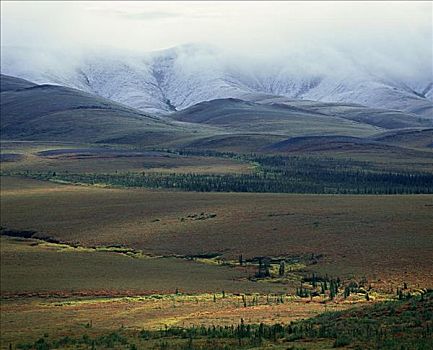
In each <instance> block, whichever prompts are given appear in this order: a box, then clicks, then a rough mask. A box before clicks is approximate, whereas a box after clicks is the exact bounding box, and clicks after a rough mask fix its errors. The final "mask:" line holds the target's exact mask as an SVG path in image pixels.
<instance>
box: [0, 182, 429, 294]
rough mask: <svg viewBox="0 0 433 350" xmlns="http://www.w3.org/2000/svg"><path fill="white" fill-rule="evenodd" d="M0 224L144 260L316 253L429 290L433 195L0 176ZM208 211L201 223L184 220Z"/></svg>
mask: <svg viewBox="0 0 433 350" xmlns="http://www.w3.org/2000/svg"><path fill="white" fill-rule="evenodd" d="M1 209H2V214H1V222H2V226H3V227H6V228H8V229H14V230H34V231H37V232H38V234H39V235H40V236H51V237H55V238H56V239H58V240H61V241H64V242H68V243H73V244H80V245H83V246H110V245H119V244H120V245H122V246H124V247H129V248H133V249H137V250H141V251H143V252H144V253H145V254H151V255H164V256H176V255H181V256H184V255H197V254H205V253H218V254H221V255H222V256H223V257H225V258H227V259H236V258H237V256H238V255H239V254H243V255H244V256H245V257H246V258H248V257H254V256H274V257H277V256H288V257H290V256H298V255H303V254H315V255H320V254H323V258H322V259H320V261H319V263H318V264H316V265H312V266H310V267H308V268H309V269H313V270H315V271H320V272H321V273H328V274H329V275H333V276H341V277H343V276H346V277H348V276H350V275H355V276H357V277H361V276H366V277H367V278H369V279H374V280H381V281H382V282H384V281H386V282H389V283H394V284H398V283H402V282H410V283H412V284H414V285H420V286H426V287H427V286H430V287H431V286H432V284H431V283H432V279H431V278H430V277H431V264H430V263H431V256H433V240H432V239H431V238H432V234H433V229H432V226H431V222H432V219H433V197H432V196H429V195H413V196H412V195H410V196H337V195H286V194H245V193H194V192H188V193H185V192H175V191H150V190H144V189H112V188H97V187H90V186H72V185H60V184H54V183H44V182H39V181H35V180H29V179H17V178H11V177H2V201H1ZM201 213H205V214H206V213H211V214H215V215H216V216H214V217H210V218H207V219H205V220H195V219H194V218H191V217H188V216H191V215H196V214H197V215H200V214H201Z"/></svg>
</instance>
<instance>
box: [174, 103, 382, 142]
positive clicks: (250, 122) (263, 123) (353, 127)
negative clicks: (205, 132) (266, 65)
mask: <svg viewBox="0 0 433 350" xmlns="http://www.w3.org/2000/svg"><path fill="white" fill-rule="evenodd" d="M170 117H171V118H173V119H175V120H178V121H184V122H189V123H200V124H205V125H213V126H218V127H222V128H225V129H227V130H230V131H232V132H233V131H238V132H243V133H262V134H263V133H266V134H271V135H287V136H299V135H347V136H368V135H372V134H375V133H378V132H380V131H382V130H383V129H382V128H379V127H376V126H373V125H369V124H364V123H360V122H357V121H352V120H347V119H345V118H342V117H339V116H333V115H325V114H322V113H318V112H316V111H309V110H308V109H307V108H303V109H301V108H296V107H290V106H287V105H279V104H270V105H265V104H258V103H254V102H247V101H243V100H239V99H219V100H213V101H207V102H202V103H198V104H196V105H194V106H192V107H189V108H187V109H185V110H183V111H180V112H176V113H174V114H171V115H170Z"/></svg>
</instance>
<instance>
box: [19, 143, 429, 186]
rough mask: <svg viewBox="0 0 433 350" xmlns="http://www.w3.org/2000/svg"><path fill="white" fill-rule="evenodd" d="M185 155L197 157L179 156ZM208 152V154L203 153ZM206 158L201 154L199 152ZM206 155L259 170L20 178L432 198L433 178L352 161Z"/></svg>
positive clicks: (44, 174)
mask: <svg viewBox="0 0 433 350" xmlns="http://www.w3.org/2000/svg"><path fill="white" fill-rule="evenodd" d="M178 153H179V154H180V155H191V154H192V155H196V154H197V152H190V151H179V152H178ZM202 153H203V152H202ZM198 154H201V153H198ZM203 154H204V155H205V156H219V157H225V158H233V159H242V160H243V161H248V162H250V163H253V164H255V165H256V171H254V172H252V173H242V174H233V173H230V174H229V173H228V174H198V173H153V172H141V173H131V172H125V173H123V172H122V169H119V171H117V172H116V173H114V174H96V173H93V174H88V173H86V174H72V173H68V172H39V173H37V172H24V173H20V174H18V175H25V176H30V177H33V178H37V179H44V180H52V179H57V180H63V181H68V182H73V183H88V184H107V185H112V186H121V187H146V188H167V189H179V190H183V191H197V192H274V193H325V194H334V193H335V194H421V193H433V174H429V173H420V172H415V171H413V172H411V171H408V172H390V171H383V170H380V169H376V168H374V167H373V166H372V165H371V164H369V163H366V162H360V161H353V160H342V159H333V158H313V157H300V156H279V155H274V156H272V155H271V156H269V155H254V154H252V155H238V154H233V153H218V152H211V151H209V152H204V153H203Z"/></svg>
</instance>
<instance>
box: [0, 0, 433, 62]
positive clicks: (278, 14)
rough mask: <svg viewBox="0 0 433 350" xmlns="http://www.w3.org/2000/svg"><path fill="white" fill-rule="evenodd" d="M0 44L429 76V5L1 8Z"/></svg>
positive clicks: (114, 4) (67, 5)
mask: <svg viewBox="0 0 433 350" xmlns="http://www.w3.org/2000/svg"><path fill="white" fill-rule="evenodd" d="M1 40H2V45H3V46H6V45H8V46H36V47H38V48H39V49H44V48H54V49H62V50H63V49H65V48H67V49H69V50H71V49H75V51H79V50H78V49H79V48H88V47H91V48H93V49H99V48H101V47H104V48H107V47H112V48H116V49H122V50H124V49H128V50H134V51H152V50H158V49H164V48H168V47H172V46H176V45H180V44H185V43H197V42H199V43H208V44H211V45H214V46H217V47H221V48H224V49H227V50H229V51H230V50H231V51H235V52H237V53H241V54H249V55H270V56H282V55H284V54H285V53H286V52H297V51H299V52H301V51H308V50H309V51H312V52H314V51H315V50H316V51H319V52H320V50H322V51H323V50H327V49H329V48H333V49H334V48H337V49H338V50H341V51H348V52H351V54H352V56H356V57H357V58H359V59H364V60H367V61H368V60H375V61H377V60H379V61H380V59H381V58H382V59H383V58H385V59H386V60H388V58H390V59H391V61H392V62H394V63H392V62H391V63H389V64H396V63H395V62H397V63H399V64H400V65H401V66H412V67H418V68H420V67H421V68H422V70H424V71H425V69H427V70H430V71H431V64H432V3H431V2H429V1H427V2H413V1H412V2H372V1H370V2H359V1H358V2H321V1H320V2H271V1H263V2H247V1H242V2H198V1H197V2H180V1H176V2H169V1H165V2H138V1H136V2H126V1H121V2H120V1H119V2H115V1H107V2H102V1H97V2H88V1H77V2H54V1H47V2H42V1H31V2H24V1H13V2H8V1H1ZM384 64H385V65H388V62H385V63H384ZM398 69H400V68H398Z"/></svg>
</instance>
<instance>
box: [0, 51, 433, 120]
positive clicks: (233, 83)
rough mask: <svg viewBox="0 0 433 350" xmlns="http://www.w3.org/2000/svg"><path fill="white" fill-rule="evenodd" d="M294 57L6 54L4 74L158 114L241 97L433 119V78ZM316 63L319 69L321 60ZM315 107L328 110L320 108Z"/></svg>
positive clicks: (340, 56)
mask: <svg viewBox="0 0 433 350" xmlns="http://www.w3.org/2000/svg"><path fill="white" fill-rule="evenodd" d="M288 57H289V58H287V59H280V60H277V61H275V62H273V61H272V62H268V61H266V60H260V59H256V60H255V59H254V58H251V60H244V59H241V58H238V59H236V58H235V57H234V56H233V57H232V58H231V59H228V58H227V56H226V55H224V54H222V53H221V52H219V51H218V50H216V49H215V48H212V47H208V46H202V45H184V46H180V47H175V48H171V49H167V50H162V51H156V52H151V53H143V54H136V53H124V52H112V51H107V52H103V53H101V52H98V53H95V52H85V53H81V54H79V55H78V54H71V53H68V52H62V53H60V52H58V51H57V52H53V51H49V50H34V49H33V50H30V49H28V48H22V47H21V48H19V47H3V48H2V64H1V71H2V73H3V74H7V75H11V76H15V77H19V78H23V79H27V80H30V81H32V82H34V83H37V84H51V85H61V86H65V87H68V88H74V89H77V90H80V91H83V92H86V93H91V94H94V95H97V96H100V97H103V98H107V99H110V100H112V101H115V102H118V103H121V104H123V105H125V106H129V107H131V108H135V109H138V110H140V111H142V112H146V113H150V114H154V115H167V114H170V113H173V112H176V111H182V110H185V109H187V108H188V107H191V106H193V105H196V104H198V103H201V102H204V101H211V100H215V99H226V98H234V99H240V100H244V101H249V102H251V103H259V104H260V103H262V102H261V101H270V100H278V99H280V100H281V99H282V100H284V101H285V102H284V103H285V104H287V101H290V100H294V101H319V102H329V103H340V104H343V105H346V106H347V105H350V106H351V107H349V109H350V108H358V107H360V106H365V107H370V108H374V109H381V110H384V109H387V110H392V111H393V113H396V114H398V113H401V112H403V113H404V114H408V115H410V116H417V117H421V118H428V119H433V102H432V101H433V77H432V74H431V72H425V74H424V75H421V78H420V77H419V76H418V77H415V76H413V77H411V76H409V77H407V76H405V78H401V77H400V78H397V77H396V76H395V75H393V74H387V73H384V72H385V71H386V70H383V72H381V73H378V71H377V70H372V69H370V68H369V67H366V66H364V65H362V64H361V63H360V62H358V61H357V60H356V59H355V58H353V57H350V55H348V54H347V53H341V52H336V53H335V55H334V56H333V59H332V63H330V64H328V66H327V69H326V70H325V69H318V68H317V67H314V66H312V65H311V62H312V59H311V58H310V59H309V60H308V59H306V60H305V65H304V64H303V61H302V59H299V58H298V59H296V60H295V59H293V60H291V59H290V56H288ZM315 59H316V60H317V61H319V62H320V60H321V57H320V56H319V57H315ZM328 61H329V59H328ZM343 67H344V68H343ZM297 103H298V102H297ZM306 103H307V104H308V103H310V102H306ZM316 108H319V109H320V108H322V107H320V105H319V104H316ZM354 118H355V117H354ZM403 119H404V118H403ZM403 124H404V121H403Z"/></svg>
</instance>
